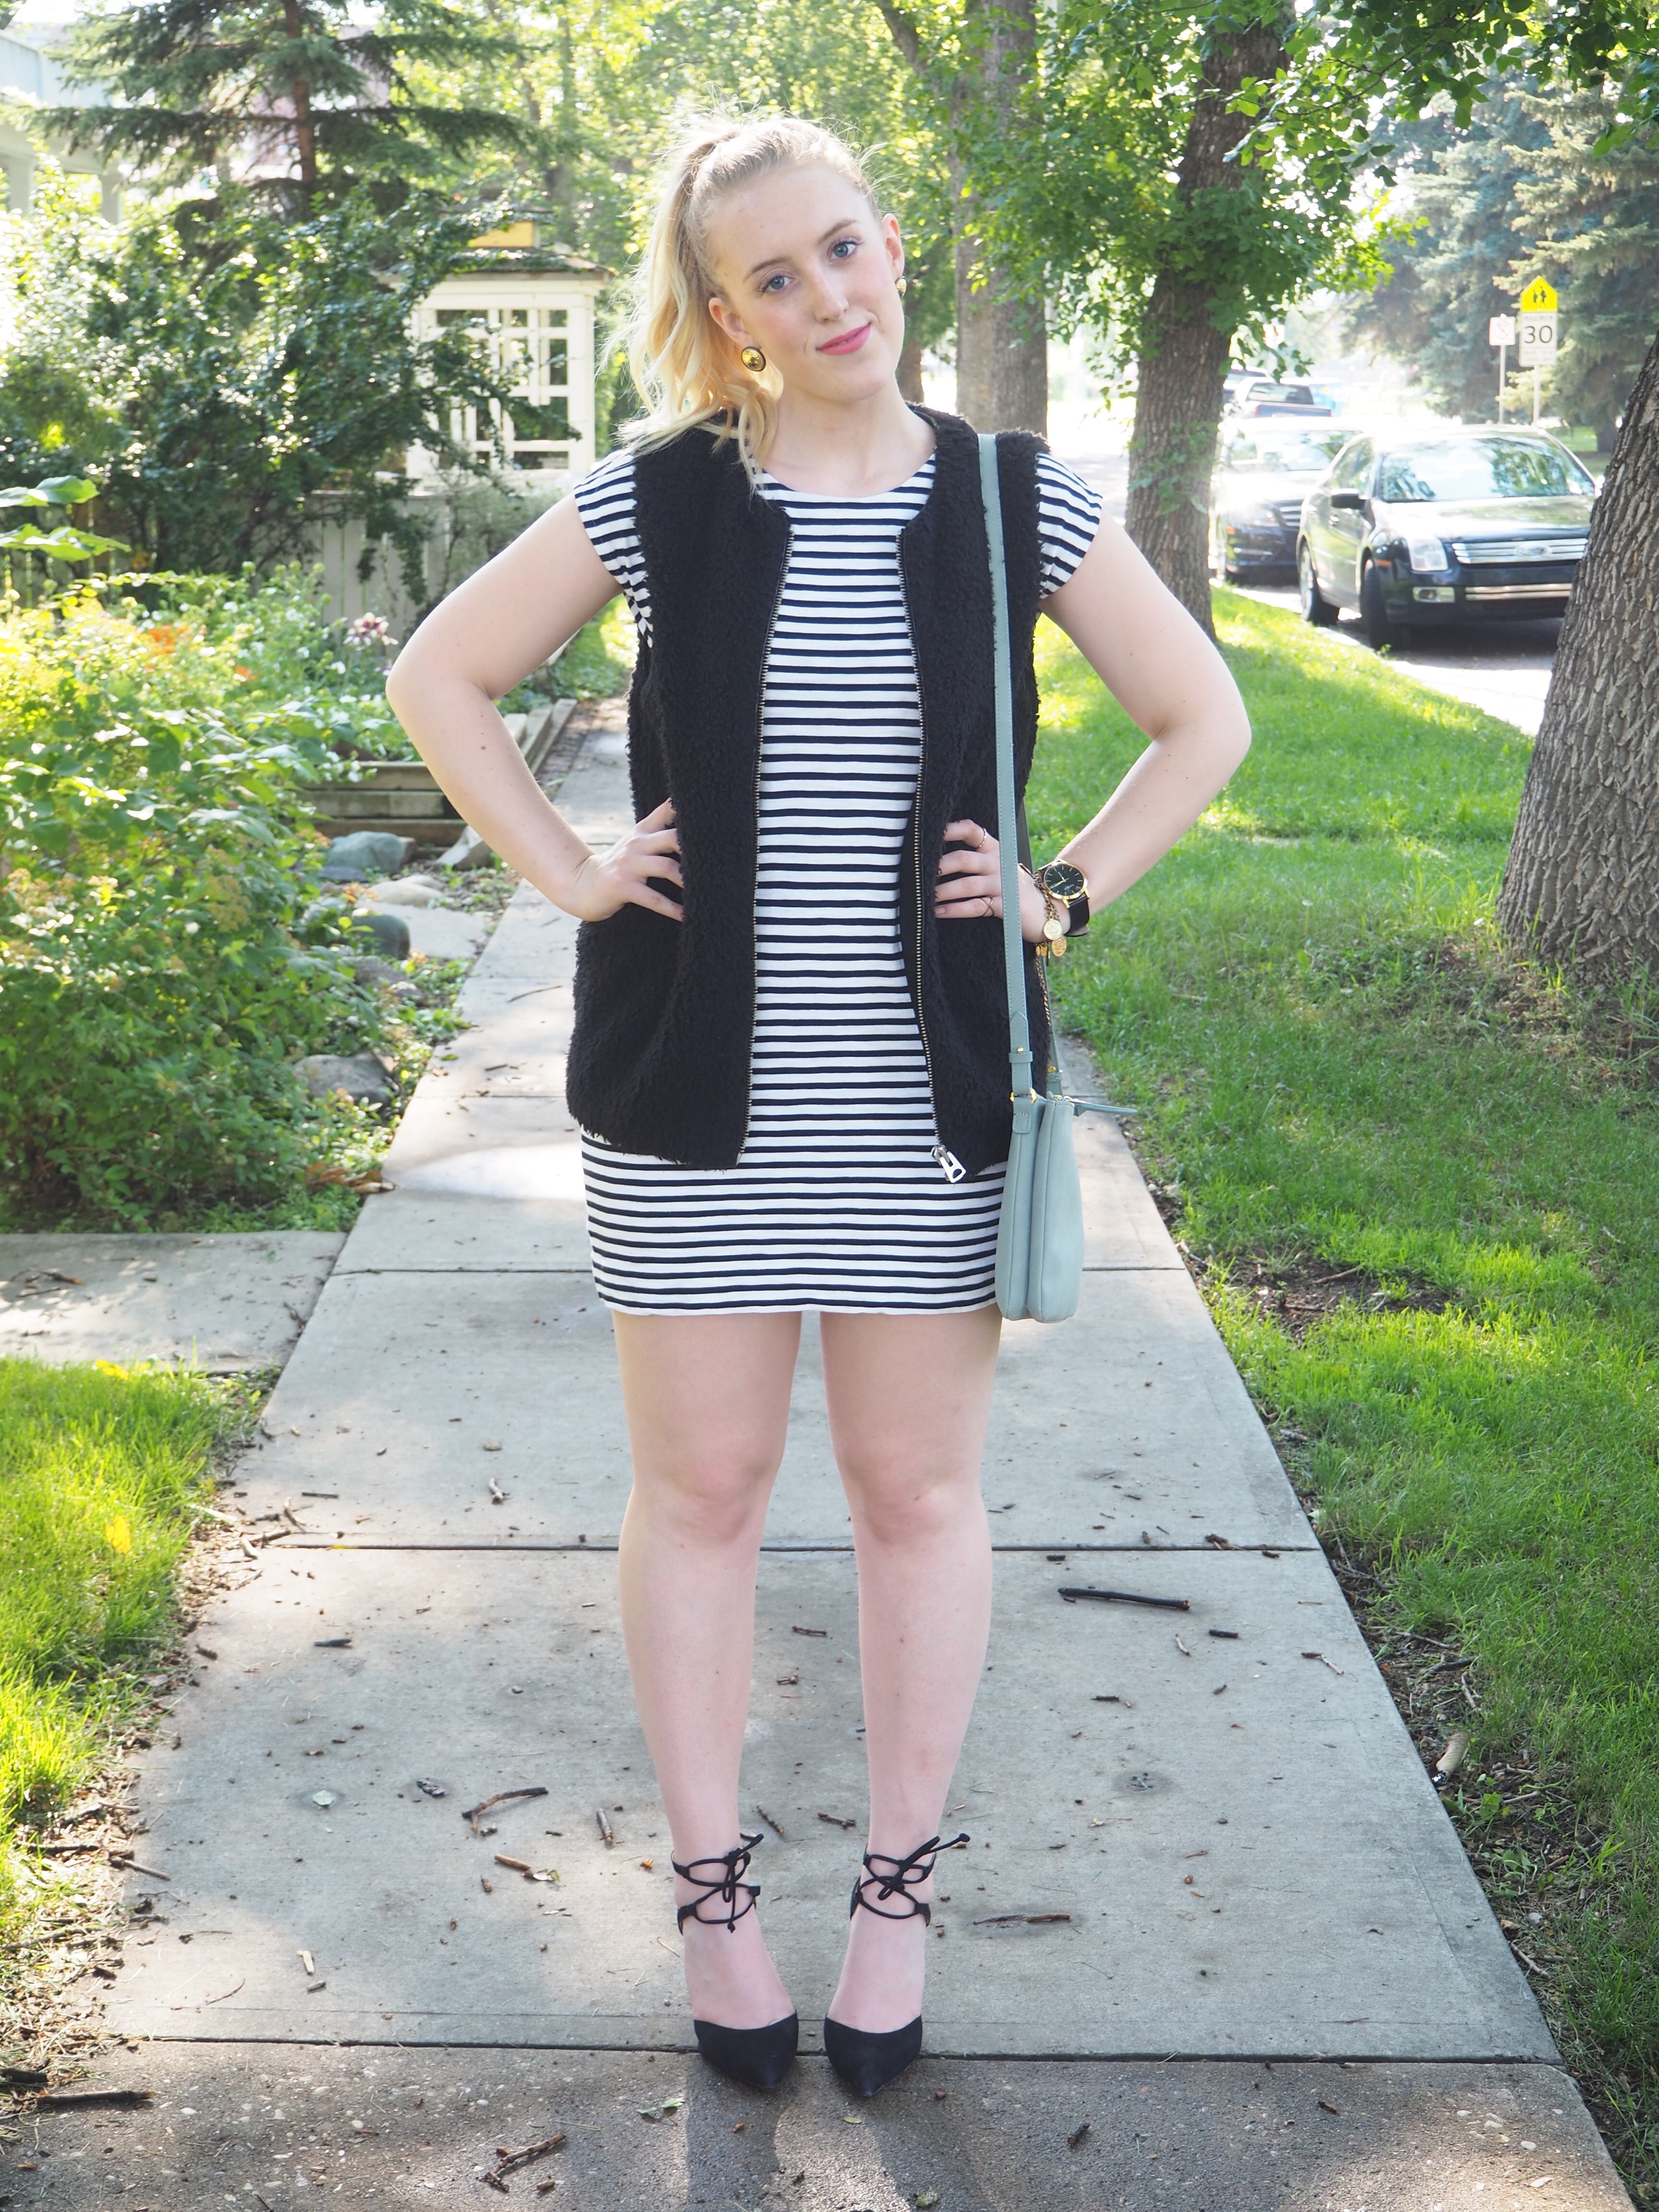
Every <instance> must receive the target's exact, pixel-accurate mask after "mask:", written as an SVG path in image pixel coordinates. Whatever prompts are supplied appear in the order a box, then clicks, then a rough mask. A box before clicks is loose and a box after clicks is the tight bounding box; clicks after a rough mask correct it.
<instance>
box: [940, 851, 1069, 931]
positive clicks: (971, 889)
mask: <svg viewBox="0 0 1659 2212" xmlns="http://www.w3.org/2000/svg"><path fill="white" fill-rule="evenodd" d="M933 912H934V914H935V915H937V916H938V918H939V921H979V920H981V918H982V917H983V916H984V915H997V916H999V917H1000V915H1001V913H1002V854H1001V848H1000V847H999V845H998V843H997V841H996V839H995V838H994V836H992V835H991V833H990V831H989V830H988V829H982V828H981V826H980V824H979V823H977V822H947V823H945V857H944V858H943V860H940V862H939V878H938V880H937V882H936V883H935V884H934V886H933ZM1047 920H1048V907H1047V906H1046V905H1045V904H1044V902H1043V897H1042V892H1041V891H1040V890H1038V889H1037V887H1036V884H1034V883H1033V882H1032V881H1031V878H1030V877H1029V876H1028V875H1027V874H1026V873H1025V872H1024V869H1022V870H1021V871H1020V878H1019V926H1020V934H1021V935H1022V936H1023V937H1024V939H1025V942H1026V943H1027V944H1028V945H1036V943H1037V942H1038V941H1039V939H1041V938H1042V925H1043V923H1044V922H1045V921H1047Z"/></svg>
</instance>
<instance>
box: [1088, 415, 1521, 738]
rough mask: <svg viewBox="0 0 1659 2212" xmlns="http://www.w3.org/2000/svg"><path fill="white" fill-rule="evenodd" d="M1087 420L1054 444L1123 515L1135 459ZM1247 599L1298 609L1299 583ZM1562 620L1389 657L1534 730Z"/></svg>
mask: <svg viewBox="0 0 1659 2212" xmlns="http://www.w3.org/2000/svg"><path fill="white" fill-rule="evenodd" d="M1055 451H1056V453H1058V454H1059V456H1060V459H1061V460H1063V461H1064V462H1065V463H1066V465H1067V466H1068V467H1070V468H1073V469H1075V470H1076V471H1077V472H1078V474H1079V476H1080V477H1083V479H1084V481H1085V483H1091V484H1092V485H1094V487H1095V489H1097V491H1098V492H1099V493H1100V495H1101V498H1102V499H1103V501H1104V502H1105V507H1106V511H1107V513H1109V514H1110V515H1112V516H1113V517H1114V518H1115V520H1117V521H1119V522H1121V521H1122V520H1123V505H1124V500H1125V498H1126V496H1127V489H1128V481H1129V462H1128V457H1127V454H1125V453H1116V452H1113V451H1111V450H1109V447H1107V445H1106V444H1105V442H1104V441H1103V439H1102V438H1101V437H1100V436H1099V435H1098V431H1096V433H1095V435H1092V436H1091V425H1089V424H1086V423H1085V424H1084V425H1082V426H1081V427H1080V428H1077V429H1075V430H1073V432H1072V435H1070V436H1069V437H1068V438H1064V439H1060V441H1058V442H1057V443H1056V446H1055ZM1230 588H1231V589H1232V590H1234V591H1237V592H1243V596H1244V597H1245V598H1246V599H1259V600H1260V601H1261V604H1262V605H1264V606H1271V607H1285V608H1287V609H1288V610H1289V611H1291V612H1292V613H1294V612H1295V611H1297V596H1296V587H1295V586H1294V585H1292V584H1290V583H1285V584H1261V585H1257V584H1235V585H1233V586H1231V587H1230ZM1560 633H1561V625H1560V623H1559V622H1517V623H1469V624H1468V625H1467V626H1466V627H1465V628H1463V629H1452V630H1443V631H1438V632H1431V633H1428V634H1425V633H1424V632H1423V631H1422V630H1420V629H1419V632H1418V634H1417V635H1416V637H1415V638H1414V640H1413V643H1412V644H1411V646H1410V647H1406V648H1401V647H1390V648H1389V666H1390V667H1392V668H1398V669H1402V670H1403V671H1405V672H1406V673H1407V675H1408V676H1411V677H1413V678H1415V679H1416V680H1417V682H1418V683H1419V684H1427V685H1428V686H1429V688H1430V690H1434V691H1444V692H1447V693H1449V695H1450V696H1451V697H1452V698H1454V699H1462V700H1465V701H1466V702H1468V704H1469V705H1470V706H1471V707H1479V708H1480V709H1481V710H1482V711H1483V712H1484V713H1486V714H1492V715H1495V716H1496V717H1497V718H1498V720H1499V721H1500V722H1513V723H1514V724H1515V726H1516V728H1517V729H1522V730H1524V731H1525V732H1527V735H1528V737H1531V738H1535V737H1536V736H1537V735H1538V726H1539V724H1540V722H1541V720H1543V714H1544V700H1545V697H1546V696H1547V693H1548V690H1549V688H1550V673H1551V671H1552V670H1553V667H1554V665H1555V647H1556V641H1557V640H1558V639H1559V636H1560ZM1334 635H1336V636H1338V637H1339V638H1340V639H1341V640H1342V641H1343V642H1344V643H1345V644H1347V645H1351V646H1352V648H1353V650H1354V651H1355V652H1356V653H1369V652H1370V650H1371V648H1370V646H1369V645H1367V644H1366V642H1365V635H1364V631H1363V630H1362V629H1360V627H1359V623H1358V617H1356V616H1352V615H1343V616H1341V617H1339V619H1338V622H1337V625H1336V629H1335V632H1334Z"/></svg>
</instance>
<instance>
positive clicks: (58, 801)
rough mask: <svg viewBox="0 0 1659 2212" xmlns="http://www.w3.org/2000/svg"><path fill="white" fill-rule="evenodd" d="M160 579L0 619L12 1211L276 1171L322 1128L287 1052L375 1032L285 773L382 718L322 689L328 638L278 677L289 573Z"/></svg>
mask: <svg viewBox="0 0 1659 2212" xmlns="http://www.w3.org/2000/svg"><path fill="white" fill-rule="evenodd" d="M164 588H167V589H171V590H173V592H174V594H175V598H174V604H173V607H172V610H171V613H170V618H165V619H161V620H156V619H154V618H153V617H154V613H155V611H154V610H152V609H146V608H144V607H143V606H141V605H138V604H137V602H136V601H123V602H120V603H118V604H117V605H113V606H111V605H104V604H102V603H100V600H99V599H98V598H97V597H96V596H95V595H94V594H93V593H91V592H86V593H82V594H81V595H79V596H76V597H75V598H72V599H69V600H67V601H64V602H63V603H61V604H60V605H58V607H57V608H55V609H54V608H36V609H27V610H24V609H16V608H14V609H13V611H11V612H10V613H9V615H8V616H7V617H5V618H4V619H3V621H0V1181H3V1183H4V1185H5V1186H6V1187H7V1188H8V1189H9V1193H10V1194H11V1196H12V1199H13V1201H14V1203H15V1206H17V1207H18V1208H19V1209H20V1210H21V1212H23V1213H24V1214H26V1215H38V1214H40V1213H42V1212H47V1211H51V1212H79V1213H81V1214H82V1215H83V1216H87V1217H95V1218H101V1219H105V1220H108V1221H111V1222H114V1223H128V1222H131V1223H137V1222H138V1221H141V1220H144V1219H146V1218H149V1217H150V1216H151V1215H152V1214H153V1212H154V1211H155V1209H156V1208H157V1207H159V1206H174V1205H177V1204H179V1203H181V1202H183V1201H185V1200H198V1199H203V1198H209V1197H212V1196H219V1197H222V1198H229V1197H234V1198H235V1199H237V1200H244V1201H258V1200H262V1199H264V1198H266V1197H269V1196H270V1195H272V1194H275V1193H276V1192H277V1191H278V1190H279V1189H281V1188H283V1187H284V1186H285V1185H287V1184H289V1183H290V1182H292V1180H293V1179H294V1177H295V1175H296V1174H297V1172H298V1170H300V1168H301V1166H302V1165H303V1164H304V1162H305V1160H306V1158H307V1157H308V1155H310V1154H311V1153H313V1152H314V1151H315V1149H316V1146H315V1143H314V1139H313V1133H314V1131H315V1129H316V1127H317V1125H318V1122H319V1109H318V1108H317V1106H316V1105H315V1104H314V1103H313V1102H312V1101H311V1100H310V1099H309V1098H307V1096H306V1095H305V1093H304V1091H303V1089H302V1087H301V1084H300V1082H299V1079H298V1078H297V1077H296V1075H295V1071H294V1068H293V1066H292V1064H291V1063H292V1062H293V1061H294V1060H295V1059H296V1058H297V1057H298V1056H299V1055H301V1054H305V1053H309V1052H322V1051H341V1050H351V1049H356V1048H361V1047H362V1045H364V1044H365V1043H368V1044H374V1043H377V1042H380V1041H381V1039H382V1037H383V1036H384V1034H385V1024H386V1014H385V1013H384V1012H383V1011H382V1010H381V1008H380V1005H379V1003H378V1002H377V1001H376V1000H374V999H372V998H371V996H370V995H369V994H367V993H365V992H363V991H362V990H360V989H358V988H357V987H356V985H355V984H354V982H353V981H352V977H351V970H350V964H349V947H348V945H347V944H346V941H345V939H344V938H343V933H342V927H341V923H340V921H339V919H338V917H337V916H331V915H326V914H325V915H320V916H319V917H318V918H316V919H314V920H307V908H308V903H309V902H310V900H311V897H312V895H313V891H314V889H315V882H314V861H315V859H316V855H317V852H318V840H317V837H316V835H315V833H314V832H313V830H312V829H310V827H309V825H308V823H307V818H306V816H305V813H304V810H303V806H302V793H303V789H304V787H305V785H306V783H307V781H308V780H310V779H311V778H313V777H314V776H315V775H318V774H319V773H320V772H322V771H324V770H325V769H334V768H335V767H336V765H337V757H338V754H339V753H340V751H341V750H352V749H356V750H371V751H372V750H375V749H376V748H378V747H380V746H381V745H382V744H384V743H388V742H389V734H388V732H383V731H382V730H381V728H380V726H379V724H378V723H377V722H376V721H375V720H374V715H373V714H371V713H370V712H369V711H368V708H367V706H366V705H365V704H364V703H363V701H362V700H360V699H359V698H358V696H357V695H356V693H354V692H352V691H350V690H348V689H346V688H337V689H331V688H330V685H331V684H335V685H340V684H341V681H342V679H341V678H340V677H339V676H338V675H337V673H336V668H337V667H338V668H339V669H342V670H343V671H345V672H346V674H347V675H348V676H349V672H350V670H349V663H348V662H346V661H345V660H344V659H343V655H341V654H340V653H338V652H337V651H335V652H333V653H332V654H331V658H330V659H328V660H327V662H326V663H325V665H323V666H322V667H320V668H319V669H318V671H317V678H323V679H325V680H317V678H313V681H312V682H310V683H309V684H307V685H304V686H301V688H300V689H299V690H298V691H297V693H296V694H295V696H292V697H289V698H283V696H280V694H281V693H282V690H283V680H282V679H283V672H284V670H285V669H287V668H289V667H290V666H291V665H292V664H293V662H294V660H295V659H296V658H298V657H299V655H300V653H301V647H296V646H295V645H294V644H293V642H292V636H293V633H294V630H295V627H296V625H297V626H298V628H299V629H306V627H307V624H306V620H305V617H304V613H303V604H304V600H303V592H300V591H299V590H298V588H297V587H296V586H292V585H291V584H290V587H289V589H288V590H287V591H286V592H278V593H277V594H276V596H275V597H272V598H267V595H266V594H264V593H263V592H252V591H251V590H250V589H249V588H248V587H247V586H245V585H244V586H237V585H224V584H213V583H202V584H201V585H199V586H194V587H191V590H186V589H185V587H184V586H183V585H182V584H181V582H180V580H177V579H173V580H167V585H166V586H164ZM192 593H193V596H192ZM296 607H297V608H298V609H299V611H297V612H296ZM309 635H312V636H313V639H314V640H315V641H318V644H319V647H324V646H327V645H328V644H329V642H330V634H329V633H328V632H327V631H326V630H325V629H322V627H321V626H320V624H316V625H314V626H313V627H312V628H311V629H310V631H309ZM302 665H304V664H303V663H302ZM312 665H313V666H314V665H315V664H314V663H313V664H312ZM374 681H375V683H376V684H377V685H378V678H377V677H376V678H374ZM364 696H365V698H366V696H367V694H365V695H364Z"/></svg>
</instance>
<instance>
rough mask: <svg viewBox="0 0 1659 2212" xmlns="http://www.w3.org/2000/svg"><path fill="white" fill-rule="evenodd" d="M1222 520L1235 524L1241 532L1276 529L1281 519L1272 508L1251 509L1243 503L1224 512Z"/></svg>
mask: <svg viewBox="0 0 1659 2212" xmlns="http://www.w3.org/2000/svg"><path fill="white" fill-rule="evenodd" d="M1222 520H1224V521H1225V522H1230V523H1233V524H1235V525H1236V526H1237V527H1238V528H1239V529H1241V530H1273V529H1276V528H1277V526H1278V523H1279V517H1278V516H1277V515H1276V514H1275V513H1273V509H1272V507H1261V506H1255V507H1250V506H1246V505H1244V504H1243V503H1241V504H1240V505H1238V506H1237V507H1224V508H1223V510H1222Z"/></svg>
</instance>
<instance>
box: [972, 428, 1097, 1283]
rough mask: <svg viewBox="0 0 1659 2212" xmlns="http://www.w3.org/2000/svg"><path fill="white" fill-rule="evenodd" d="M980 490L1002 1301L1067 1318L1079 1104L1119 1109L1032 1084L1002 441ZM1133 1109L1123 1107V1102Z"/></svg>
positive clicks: (983, 455)
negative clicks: (989, 689)
mask: <svg viewBox="0 0 1659 2212" xmlns="http://www.w3.org/2000/svg"><path fill="white" fill-rule="evenodd" d="M979 479H980V490H981V495H982V496H983V499H984V501H985V529H986V535H987V538H989V540H990V545H991V604H992V609H993V621H994V629H993V633H992V639H993V645H994V653H995V660H996V731H997V842H998V845H999V847H1000V854H1001V862H1002V943H1003V952H1004V956H1005V958H1006V966H1007V971H1008V1065H1009V1068H1010V1071H1011V1082H1010V1090H1011V1091H1012V1099H1013V1109H1014V1131H1013V1138H1012V1143H1011V1144H1010V1146H1009V1150H1008V1175H1007V1180H1006V1182H1005V1184H1004V1185H1003V1192H1002V1216H1001V1219H1000V1223H999V1225H998V1228H997V1304H998V1305H999V1306H1000V1308H1001V1310H1002V1312H1003V1315H1004V1316H1005V1317H1006V1319H1007V1320H1009V1321H1067V1320H1069V1319H1070V1318H1071V1316H1072V1315H1073V1314H1074V1313H1075V1312H1076V1311H1077V1305H1078V1299H1079V1297H1081V1295H1082V1291H1083V1191H1082V1187H1081V1185H1080V1183H1079V1181H1078V1171H1077V1153H1076V1150H1075V1147H1074V1146H1073V1127H1072V1125H1073V1121H1075V1120H1076V1118H1077V1116H1078V1115H1079V1114H1083V1113H1114V1112H1115V1111H1118V1110H1120V1109H1115V1108H1112V1107H1109V1106H1103V1105H1098V1104H1097V1103H1095V1102H1094V1101H1092V1100H1090V1099H1082V1098H1072V1097H1067V1096H1066V1092H1065V1091H1064V1090H1063V1089H1062V1088H1061V1087H1060V1071H1059V1069H1058V1067H1057V1066H1054V1065H1052V1064H1051V1065H1050V1066H1049V1069H1048V1081H1049V1086H1050V1087H1049V1089H1048V1092H1047V1095H1046V1096H1045V1095H1044V1094H1043V1093H1042V1092H1041V1091H1037V1090H1036V1088H1035V1087H1034V1085H1033V1084H1032V1080H1031V1078H1032V1073H1033V1070H1032V1066H1031V1033H1030V1021H1029V1018H1028V1017H1027V1012H1026V1006H1025V945H1024V938H1023V937H1022V935H1021V933H1020V926H1019V843H1018V839H1019V828H1018V812H1017V809H1016V805H1015V799H1014V693H1013V665H1012V653H1011V650H1010V645H1009V630H1008V574H1007V567H1006V560H1005V556H1004V553H1003V544H1002V494H1001V489H1000V485H999V483H998V481H997V441H996V440H995V439H994V437H981V440H980V441H979ZM1121 1110H1127V1109H1121Z"/></svg>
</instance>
